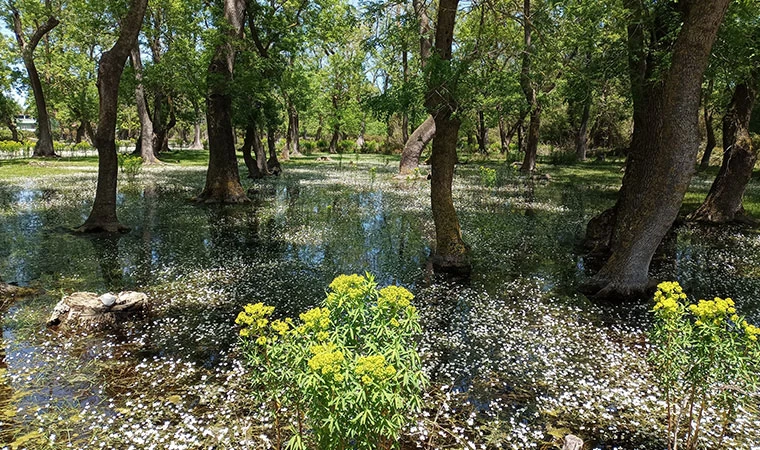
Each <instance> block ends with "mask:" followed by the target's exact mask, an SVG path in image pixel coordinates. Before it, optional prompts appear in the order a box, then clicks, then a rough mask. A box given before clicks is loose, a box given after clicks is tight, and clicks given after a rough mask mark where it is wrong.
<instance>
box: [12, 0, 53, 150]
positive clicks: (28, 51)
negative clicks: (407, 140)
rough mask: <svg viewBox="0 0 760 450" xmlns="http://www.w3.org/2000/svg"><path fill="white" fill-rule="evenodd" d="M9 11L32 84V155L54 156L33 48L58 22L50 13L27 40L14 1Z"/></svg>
mask: <svg viewBox="0 0 760 450" xmlns="http://www.w3.org/2000/svg"><path fill="white" fill-rule="evenodd" d="M9 5H10V9H11V13H12V14H13V31H14V33H15V35H16V42H18V46H19V49H20V50H21V59H22V60H23V61H24V67H25V68H26V72H27V74H28V75H29V84H30V85H31V86H32V93H33V94H34V104H35V105H36V107H37V138H38V139H37V144H35V146H34V156H37V157H50V156H56V154H55V150H54V148H53V135H52V133H51V131H50V115H49V114H48V110H47V102H46V101H45V93H44V91H43V90H42V82H41V81H40V74H39V72H38V71H37V65H36V64H35V63H34V50H35V49H36V48H37V44H39V43H40V39H42V38H43V37H44V36H45V35H46V34H47V33H49V32H50V31H51V30H52V29H53V28H55V27H56V26H58V24H59V23H60V22H59V21H58V19H57V18H55V17H53V16H52V15H51V16H50V17H49V18H48V20H47V21H46V22H45V23H43V24H41V25H39V26H37V29H36V30H34V34H32V37H31V38H29V41H27V40H26V38H25V37H24V30H23V27H22V24H21V16H20V15H19V12H18V10H17V9H16V7H15V4H14V3H12V2H11V3H9Z"/></svg>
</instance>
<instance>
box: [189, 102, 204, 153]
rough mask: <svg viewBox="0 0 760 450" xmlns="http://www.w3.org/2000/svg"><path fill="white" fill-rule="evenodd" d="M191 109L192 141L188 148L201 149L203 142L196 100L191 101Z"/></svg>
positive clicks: (199, 113)
mask: <svg viewBox="0 0 760 450" xmlns="http://www.w3.org/2000/svg"><path fill="white" fill-rule="evenodd" d="M193 111H194V112H195V115H194V116H193V117H195V120H194V121H193V143H192V145H190V150H202V149H203V142H202V137H201V121H202V119H201V108H200V106H199V105H198V103H197V102H195V101H193Z"/></svg>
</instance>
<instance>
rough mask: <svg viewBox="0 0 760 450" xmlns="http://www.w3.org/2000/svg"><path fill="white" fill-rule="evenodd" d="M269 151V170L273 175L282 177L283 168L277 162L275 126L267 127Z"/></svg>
mask: <svg viewBox="0 0 760 450" xmlns="http://www.w3.org/2000/svg"><path fill="white" fill-rule="evenodd" d="M267 150H269V159H268V160H267V170H268V171H269V173H270V174H272V175H276V176H280V174H281V173H282V166H280V161H278V160H277V133H276V130H275V127H274V126H273V125H267Z"/></svg>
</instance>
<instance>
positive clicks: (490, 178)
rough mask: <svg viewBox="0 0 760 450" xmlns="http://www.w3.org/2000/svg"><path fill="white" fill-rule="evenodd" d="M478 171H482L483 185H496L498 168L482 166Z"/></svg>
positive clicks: (481, 179) (481, 181) (481, 180)
mask: <svg viewBox="0 0 760 450" xmlns="http://www.w3.org/2000/svg"><path fill="white" fill-rule="evenodd" d="M478 171H479V173H480V183H481V184H482V185H483V186H486V187H490V188H492V187H496V169H492V168H490V167H484V166H480V167H479V168H478Z"/></svg>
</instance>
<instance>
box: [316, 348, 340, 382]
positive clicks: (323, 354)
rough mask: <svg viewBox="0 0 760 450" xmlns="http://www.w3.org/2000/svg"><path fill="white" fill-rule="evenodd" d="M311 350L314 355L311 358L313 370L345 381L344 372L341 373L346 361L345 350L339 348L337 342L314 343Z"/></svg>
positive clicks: (338, 380)
mask: <svg viewBox="0 0 760 450" xmlns="http://www.w3.org/2000/svg"><path fill="white" fill-rule="evenodd" d="M310 350H311V353H312V354H313V355H314V356H312V357H311V359H310V360H309V367H310V368H311V370H313V371H315V372H319V373H321V374H322V375H325V376H331V377H332V378H333V379H334V380H335V381H337V382H341V381H343V374H341V373H340V371H341V366H342V365H343V361H344V357H343V352H341V351H340V350H337V347H336V346H335V344H333V343H332V342H328V343H327V344H320V345H314V346H312V347H311V349H310Z"/></svg>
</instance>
